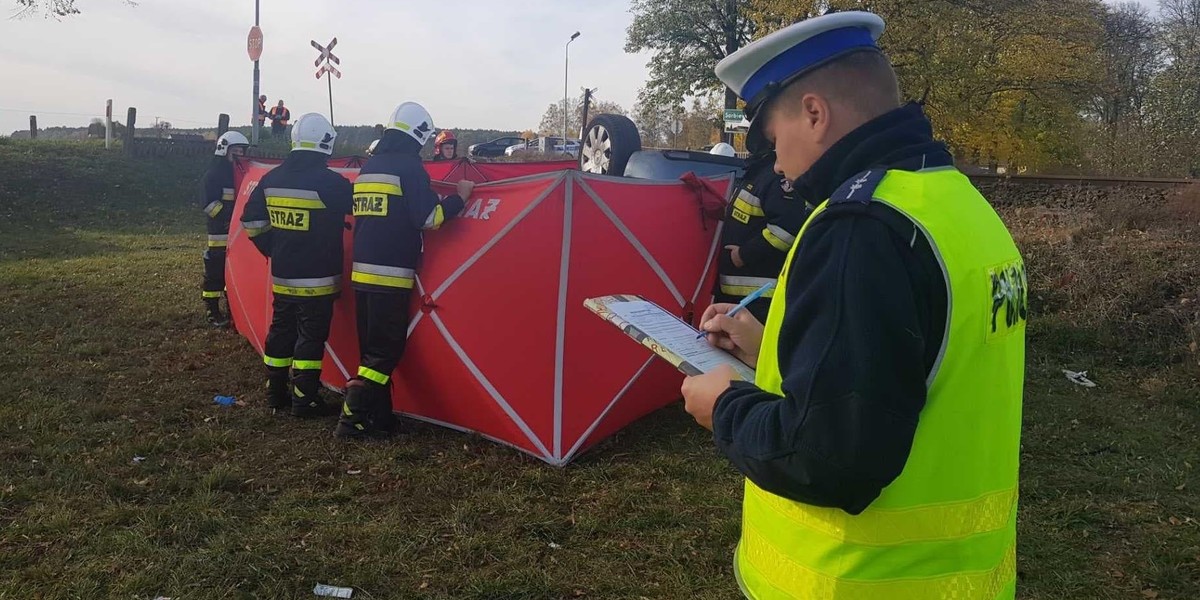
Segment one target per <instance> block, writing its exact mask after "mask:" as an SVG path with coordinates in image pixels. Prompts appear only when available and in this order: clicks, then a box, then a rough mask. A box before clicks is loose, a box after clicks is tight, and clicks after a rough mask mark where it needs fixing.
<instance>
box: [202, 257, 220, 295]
mask: <svg viewBox="0 0 1200 600" xmlns="http://www.w3.org/2000/svg"><path fill="white" fill-rule="evenodd" d="M224 291H225V249H224V248H209V249H208V250H205V251H204V297H205V298H206V299H208V298H220V297H221V292H224Z"/></svg>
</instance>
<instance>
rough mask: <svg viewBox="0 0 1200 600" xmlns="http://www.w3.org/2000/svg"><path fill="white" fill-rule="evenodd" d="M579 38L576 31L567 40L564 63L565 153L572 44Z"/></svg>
mask: <svg viewBox="0 0 1200 600" xmlns="http://www.w3.org/2000/svg"><path fill="white" fill-rule="evenodd" d="M577 37H579V32H578V31H576V32H575V33H574V34H573V35H572V36H571V39H569V40H567V48H566V60H565V61H564V64H563V136H562V140H563V150H564V151H566V149H567V119H568V118H569V117H568V115H569V113H568V112H567V78H568V77H569V76H570V74H571V42H573V41H575V38H577Z"/></svg>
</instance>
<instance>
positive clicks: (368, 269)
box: [350, 262, 417, 290]
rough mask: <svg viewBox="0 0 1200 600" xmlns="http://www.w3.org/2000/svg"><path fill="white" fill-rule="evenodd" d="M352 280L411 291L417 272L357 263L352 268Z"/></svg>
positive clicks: (402, 268)
mask: <svg viewBox="0 0 1200 600" xmlns="http://www.w3.org/2000/svg"><path fill="white" fill-rule="evenodd" d="M352 269H353V271H352V272H351V274H350V280H351V281H353V282H355V283H365V284H367V285H378V286H383V287H391V288H403V289H409V290H411V289H412V287H413V285H414V283H415V282H414V278H415V277H416V276H417V272H416V271H414V270H412V269H405V268H404V267H389V266H387V265H372V264H369V263H360V262H356V263H354V265H353V266H352Z"/></svg>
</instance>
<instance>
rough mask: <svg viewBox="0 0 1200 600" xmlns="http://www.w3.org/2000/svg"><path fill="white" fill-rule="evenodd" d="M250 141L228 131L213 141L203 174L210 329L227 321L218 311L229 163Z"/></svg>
mask: <svg viewBox="0 0 1200 600" xmlns="http://www.w3.org/2000/svg"><path fill="white" fill-rule="evenodd" d="M249 146H250V140H247V139H246V136H244V135H242V134H240V133H238V132H236V131H230V132H227V133H225V134H224V135H222V136H221V137H220V139H218V140H217V149H216V151H214V152H213V158H212V164H211V165H210V166H209V168H208V172H207V173H205V174H204V186H203V188H204V189H203V192H202V195H201V201H202V206H203V207H204V214H206V215H208V223H207V225H206V229H207V231H208V248H207V249H206V250H205V251H204V285H203V291H202V292H201V295H202V296H203V297H204V307H205V309H206V311H207V313H208V323H209V325H212V326H213V327H228V326H229V318H228V316H227V315H226V314H223V313H222V312H221V296H222V295H223V294H224V292H225V247H226V246H227V245H228V243H229V222H230V221H231V220H232V217H233V201H234V199H235V197H236V194H235V193H234V188H233V186H234V181H233V161H234V158H235V157H237V156H242V155H244V154H246V148H248V147H249Z"/></svg>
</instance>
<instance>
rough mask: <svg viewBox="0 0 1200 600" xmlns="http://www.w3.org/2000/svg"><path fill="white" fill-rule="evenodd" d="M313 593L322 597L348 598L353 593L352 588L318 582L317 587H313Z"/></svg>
mask: <svg viewBox="0 0 1200 600" xmlns="http://www.w3.org/2000/svg"><path fill="white" fill-rule="evenodd" d="M313 594H314V595H317V596H321V597H323V598H349V597H351V596H353V595H354V588H348V587H337V586H334V585H325V584H323V583H318V584H317V587H314V588H313Z"/></svg>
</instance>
